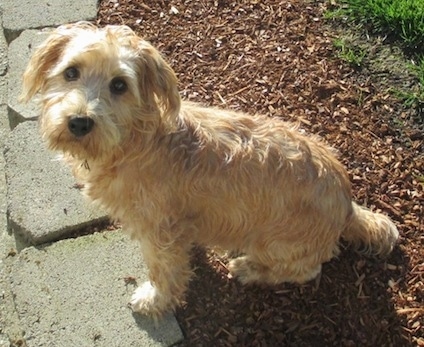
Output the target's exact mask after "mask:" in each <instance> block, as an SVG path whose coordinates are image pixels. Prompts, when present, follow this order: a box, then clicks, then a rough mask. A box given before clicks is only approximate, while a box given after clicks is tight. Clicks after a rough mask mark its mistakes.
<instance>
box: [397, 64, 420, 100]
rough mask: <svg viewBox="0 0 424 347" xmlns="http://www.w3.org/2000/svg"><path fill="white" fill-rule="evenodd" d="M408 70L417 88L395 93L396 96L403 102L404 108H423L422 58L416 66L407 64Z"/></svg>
mask: <svg viewBox="0 0 424 347" xmlns="http://www.w3.org/2000/svg"><path fill="white" fill-rule="evenodd" d="M408 68H409V69H410V71H411V72H412V73H413V74H414V75H415V77H416V78H417V79H418V82H419V84H418V87H417V89H416V90H411V91H397V92H396V94H397V96H398V97H399V98H400V99H401V100H403V102H404V104H405V105H406V106H409V107H411V106H417V107H423V106H424V57H422V58H421V60H420V61H419V62H418V63H417V64H416V65H414V64H409V66H408Z"/></svg>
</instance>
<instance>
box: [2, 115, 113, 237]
mask: <svg viewBox="0 0 424 347" xmlns="http://www.w3.org/2000/svg"><path fill="white" fill-rule="evenodd" d="M4 155H5V160H6V180H7V192H8V193H7V200H8V223H9V228H11V230H12V231H13V232H14V233H15V234H16V235H19V236H20V237H22V238H23V239H24V241H27V242H29V243H32V244H41V243H45V242H50V241H55V240H58V239H61V238H64V237H68V236H69V235H70V234H72V233H73V232H74V231H75V230H78V229H81V228H82V227H85V226H88V225H91V224H98V223H99V222H100V221H102V220H105V219H106V214H105V213H104V212H102V211H100V210H99V209H98V208H95V207H94V206H92V205H91V204H89V203H88V201H86V200H85V199H84V198H83V196H82V195H81V193H80V191H79V190H78V189H77V188H76V187H75V183H76V182H75V180H74V178H73V177H72V175H71V173H70V170H69V168H68V167H66V166H65V165H64V164H63V163H62V162H60V161H58V160H57V159H56V158H55V154H53V153H51V152H49V151H47V149H45V146H44V144H43V143H42V141H41V137H40V135H39V133H38V129H37V123H36V122H32V121H30V122H24V123H21V124H19V125H18V126H17V127H16V128H15V129H14V130H13V131H12V132H11V133H10V136H9V138H8V140H7V141H6V144H5V149H4Z"/></svg>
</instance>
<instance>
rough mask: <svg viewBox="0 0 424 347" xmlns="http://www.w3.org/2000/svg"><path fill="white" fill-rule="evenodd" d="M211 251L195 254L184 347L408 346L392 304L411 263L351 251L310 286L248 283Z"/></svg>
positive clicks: (398, 255) (399, 255) (398, 254)
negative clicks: (235, 276)
mask: <svg viewBox="0 0 424 347" xmlns="http://www.w3.org/2000/svg"><path fill="white" fill-rule="evenodd" d="M221 259H222V257H218V256H217V255H216V254H215V253H214V252H212V251H205V250H203V249H200V248H198V249H196V250H195V251H194V257H193V266H195V267H196V270H195V276H194V278H193V279H192V281H191V283H190V287H189V290H188V292H187V297H186V304H185V305H183V307H181V308H179V309H178V310H177V319H178V321H179V323H180V325H181V328H182V330H183V332H184V334H185V340H184V342H183V343H182V344H181V346H359V345H360V346H409V345H410V344H409V343H408V341H407V337H403V336H402V324H401V321H400V319H399V316H398V314H397V313H396V311H395V310H394V307H393V303H392V302H391V300H392V298H391V286H396V283H395V282H394V281H393V280H392V276H393V277H394V278H399V277H401V276H402V273H403V272H404V271H405V265H402V266H396V265H393V264H406V263H407V260H406V259H405V256H404V254H403V252H402V250H401V249H400V248H399V247H397V248H396V249H395V250H394V252H393V253H392V255H391V256H390V257H389V258H388V259H386V260H385V261H382V260H380V261H378V260H376V259H371V258H365V257H363V256H361V255H359V254H357V253H355V252H354V251H352V250H350V249H345V250H343V251H342V253H341V254H340V257H339V258H336V259H333V260H332V261H331V262H329V263H327V264H325V265H324V266H323V272H322V274H321V276H320V278H319V279H317V280H314V281H311V282H309V283H306V284H304V285H294V284H281V285H278V286H276V287H272V288H271V287H260V286H242V285H241V284H240V283H238V282H237V280H236V279H231V278H229V276H228V270H227V269H226V263H225V262H223V261H222V260H221Z"/></svg>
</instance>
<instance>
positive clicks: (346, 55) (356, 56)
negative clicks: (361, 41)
mask: <svg viewBox="0 0 424 347" xmlns="http://www.w3.org/2000/svg"><path fill="white" fill-rule="evenodd" d="M333 44H334V46H335V47H336V48H337V49H338V51H339V53H338V57H339V58H340V59H342V60H344V61H346V62H347V63H348V64H349V65H351V66H352V67H357V68H359V67H361V65H362V62H363V60H364V57H365V51H363V50H362V49H361V48H359V47H355V46H352V45H350V44H349V43H348V42H347V41H346V40H345V39H340V38H339V39H335V40H334V41H333Z"/></svg>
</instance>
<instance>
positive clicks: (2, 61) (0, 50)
mask: <svg viewBox="0 0 424 347" xmlns="http://www.w3.org/2000/svg"><path fill="white" fill-rule="evenodd" d="M2 23H3V18H2V14H1V13H0V28H2V27H3V26H2ZM6 71H7V42H6V37H5V36H4V31H3V30H0V76H4V75H5V74H6Z"/></svg>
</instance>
